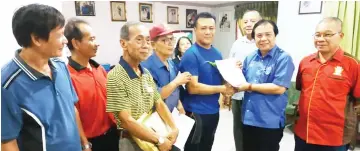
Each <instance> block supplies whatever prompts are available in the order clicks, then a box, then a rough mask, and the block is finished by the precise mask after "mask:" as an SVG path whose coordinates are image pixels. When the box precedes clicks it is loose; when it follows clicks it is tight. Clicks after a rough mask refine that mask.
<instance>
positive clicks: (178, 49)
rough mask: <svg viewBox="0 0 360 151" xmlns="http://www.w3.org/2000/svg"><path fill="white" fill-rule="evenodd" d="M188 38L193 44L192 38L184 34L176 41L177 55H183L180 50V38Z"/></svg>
mask: <svg viewBox="0 0 360 151" xmlns="http://www.w3.org/2000/svg"><path fill="white" fill-rule="evenodd" d="M184 38H185V39H187V40H189V42H190V44H191V45H192V41H191V40H190V38H189V37H186V36H182V37H180V38H179V39H178V41H177V43H176V46H175V57H177V56H179V57H182V54H181V52H180V40H181V39H184Z"/></svg>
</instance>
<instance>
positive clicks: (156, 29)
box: [150, 24, 174, 40]
mask: <svg viewBox="0 0 360 151" xmlns="http://www.w3.org/2000/svg"><path fill="white" fill-rule="evenodd" d="M173 32H174V30H170V29H168V28H166V27H165V26H164V25H163V24H159V25H155V26H153V27H152V28H151V29H150V40H154V38H156V37H159V36H163V35H167V34H171V33H173Z"/></svg>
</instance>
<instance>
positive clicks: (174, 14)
mask: <svg viewBox="0 0 360 151" xmlns="http://www.w3.org/2000/svg"><path fill="white" fill-rule="evenodd" d="M167 23H168V24H179V7H172V6H168V7H167Z"/></svg>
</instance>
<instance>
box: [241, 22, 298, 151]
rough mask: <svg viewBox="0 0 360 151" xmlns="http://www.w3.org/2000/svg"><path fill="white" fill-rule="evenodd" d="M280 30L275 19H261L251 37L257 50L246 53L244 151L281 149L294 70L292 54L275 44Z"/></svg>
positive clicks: (244, 70)
mask: <svg viewBox="0 0 360 151" xmlns="http://www.w3.org/2000/svg"><path fill="white" fill-rule="evenodd" d="M278 33H279V30H278V28H277V26H276V24H275V23H274V22H273V21H269V20H260V21H259V22H257V23H256V24H255V25H254V29H253V31H252V33H251V37H252V38H254V39H255V42H256V46H257V47H258V48H259V49H258V50H256V51H254V52H253V53H251V54H250V55H249V56H247V57H246V59H245V60H244V63H243V73H244V75H245V78H246V80H247V82H248V83H245V84H243V85H241V86H239V87H238V88H237V89H238V90H239V91H245V98H244V100H243V101H244V102H243V105H242V119H243V124H244V126H243V137H244V138H243V140H244V150H245V151H278V150H279V143H280V141H281V138H282V136H283V130H284V126H285V107H286V104H287V99H288V95H287V93H286V90H287V89H288V88H289V87H290V84H291V77H292V75H293V72H294V63H293V61H292V58H291V56H290V55H289V54H288V53H286V52H285V51H284V50H282V49H281V48H279V47H278V46H276V44H275V39H276V35H277V34H278Z"/></svg>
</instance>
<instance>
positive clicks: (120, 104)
mask: <svg viewBox="0 0 360 151" xmlns="http://www.w3.org/2000/svg"><path fill="white" fill-rule="evenodd" d="M120 45H121V47H122V48H123V56H122V57H121V58H120V62H119V64H117V65H116V66H115V67H114V68H113V69H112V70H111V71H110V72H109V74H108V80H107V85H106V88H107V106H106V110H107V112H112V113H114V116H115V119H116V123H117V127H118V129H119V131H120V142H119V149H120V150H122V151H141V148H140V147H139V146H138V145H137V144H136V143H135V141H134V140H133V139H132V137H131V136H134V137H136V138H139V139H140V140H144V141H147V142H151V143H154V144H156V146H157V147H158V148H159V150H160V151H168V150H170V149H171V147H172V145H173V144H174V143H175V141H176V138H177V136H178V132H179V130H178V129H177V128H176V126H175V124H174V121H173V119H172V117H171V113H170V112H169V109H168V108H167V106H166V104H165V103H164V102H163V100H162V99H161V96H160V94H159V92H158V91H157V89H156V84H155V82H154V81H153V77H152V76H151V74H150V72H149V71H148V70H147V69H145V68H144V67H142V66H141V65H140V62H142V61H144V60H146V59H147V58H148V57H149V52H150V49H151V47H150V38H149V29H148V28H146V27H145V26H144V25H143V24H142V23H139V22H128V23H126V24H125V25H124V26H123V27H122V28H121V33H120ZM150 110H153V111H155V112H157V113H158V114H159V115H160V117H161V118H162V119H163V120H164V121H165V123H166V124H168V125H169V126H170V128H171V130H172V131H171V132H170V134H169V135H168V136H167V137H163V136H160V135H159V134H157V133H156V132H154V131H152V130H151V129H149V128H147V127H145V126H144V125H142V124H140V123H138V122H137V121H136V120H138V119H139V118H140V116H141V115H142V114H143V113H147V112H149V111H150Z"/></svg>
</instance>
